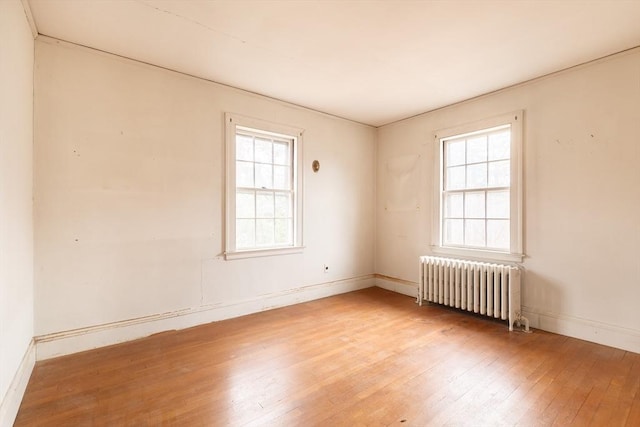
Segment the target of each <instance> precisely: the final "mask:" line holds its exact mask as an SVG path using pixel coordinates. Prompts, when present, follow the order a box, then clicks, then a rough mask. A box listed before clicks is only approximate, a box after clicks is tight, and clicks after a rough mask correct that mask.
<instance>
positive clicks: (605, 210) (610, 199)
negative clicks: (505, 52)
mask: <svg viewBox="0 0 640 427" xmlns="http://www.w3.org/2000/svg"><path fill="white" fill-rule="evenodd" d="M518 109H524V111H525V123H524V127H525V135H524V163H525V170H524V180H525V194H524V206H525V210H524V224H525V227H524V235H525V236H524V239H525V241H524V247H525V253H526V258H525V260H524V263H523V265H524V267H525V269H526V276H525V282H524V301H523V303H524V306H525V310H526V313H525V314H527V315H528V316H529V317H530V318H531V320H532V324H533V325H534V326H538V327H541V328H543V329H547V330H551V331H555V332H559V333H563V334H567V335H573V336H577V337H580V338H584V339H588V340H592V341H596V342H601V343H605V344H610V345H614V346H618V347H622V348H627V349H631V350H634V351H636V352H640V310H639V309H638V301H640V49H635V50H634V51H631V52H627V53H625V54H620V55H617V56H615V57H612V58H609V59H605V60H601V61H598V62H596V63H593V64H590V65H586V66H582V67H579V68H576V69H573V70H569V71H565V72H562V73H559V74H556V75H553V76H549V77H546V78H542V79H539V80H536V81H534V82H530V83H527V84H523V85H520V86H517V87H515V88H511V89H507V90H503V91H501V92H498V93H495V94H491V95H487V96H484V97H481V98H479V99H476V100H471V101H467V102H465V103H462V104H458V105H454V106H451V107H447V108H444V109H441V110H438V111H434V112H431V113H426V114H424V115H421V116H419V117H416V118H413V119H408V120H405V121H401V122H398V123H395V124H391V125H388V126H384V127H382V128H380V129H379V134H378V167H377V182H378V187H379V189H380V191H379V193H378V203H377V247H378V250H377V253H376V272H377V273H379V274H383V275H387V276H391V277H394V278H398V279H403V280H406V281H410V282H417V280H418V269H417V257H418V256H419V255H427V254H430V253H431V251H430V243H431V228H430V225H431V217H432V212H431V209H432V194H433V190H432V188H433V181H434V172H433V171H434V170H433V165H434V163H433V160H434V159H433V155H434V149H433V145H432V144H433V142H432V141H433V133H434V131H436V130H437V129H442V128H448V127H452V126H456V125H460V124H464V123H468V122H473V121H476V120H480V119H483V118H487V117H491V116H495V115H499V114H502V113H507V112H510V111H514V110H518ZM408 155H413V156H420V158H419V163H418V168H417V169H418V170H417V172H416V177H417V179H418V181H417V182H418V184H417V185H416V188H415V189H414V191H415V195H416V197H417V199H418V206H419V209H413V210H405V211H400V212H391V211H389V210H388V209H385V201H387V200H390V199H393V196H394V194H392V193H390V191H392V190H391V189H390V188H391V187H390V186H389V185H388V183H386V182H385V176H386V172H385V168H386V167H387V164H388V163H389V161H390V160H391V161H393V159H394V158H398V157H400V156H408Z"/></svg>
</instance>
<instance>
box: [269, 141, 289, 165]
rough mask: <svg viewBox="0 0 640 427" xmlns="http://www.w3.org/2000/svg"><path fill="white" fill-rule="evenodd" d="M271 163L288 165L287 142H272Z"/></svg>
mask: <svg viewBox="0 0 640 427" xmlns="http://www.w3.org/2000/svg"><path fill="white" fill-rule="evenodd" d="M273 163H275V164H278V165H288V164H290V163H291V159H290V157H289V144H287V143H286V142H274V143H273Z"/></svg>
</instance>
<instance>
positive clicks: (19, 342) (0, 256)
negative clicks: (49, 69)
mask: <svg viewBox="0 0 640 427" xmlns="http://www.w3.org/2000/svg"><path fill="white" fill-rule="evenodd" d="M32 117H33V36H32V34H31V29H30V27H29V24H28V22H27V19H26V16H25V12H24V9H23V8H22V4H21V3H20V1H18V0H11V1H0V425H4V423H5V422H6V423H8V424H11V423H12V422H13V417H14V416H15V413H16V411H17V409H18V408H17V406H16V404H19V399H20V398H21V396H22V391H24V389H21V387H23V386H24V385H26V384H25V383H24V381H23V379H21V377H22V376H24V375H26V378H28V375H29V373H30V372H31V367H32V366H33V362H31V366H27V365H29V362H28V361H26V359H28V352H29V348H30V347H29V345H30V343H31V340H32V337H33V222H32V213H33V210H32V205H33V204H32V194H33V193H32V176H33V161H32V146H33V145H32V144H33V121H32ZM23 361H24V362H23ZM21 364H22V365H21ZM22 371H24V372H25V373H24V375H23V372H22Z"/></svg>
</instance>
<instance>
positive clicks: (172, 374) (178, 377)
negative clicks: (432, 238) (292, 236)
mask: <svg viewBox="0 0 640 427" xmlns="http://www.w3.org/2000/svg"><path fill="white" fill-rule="evenodd" d="M15 425H16V426H65V425H73V426H156V425H178V426H217V425H232V426H245V425H247V426H356V425H361V426H365V425H366V426H386V425H402V426H426V425H454V426H457V425H473V426H477V425H482V426H495V425H526V426H529V425H531V426H539V425H540V426H543V425H559V426H565V425H579V426H581V425H603V426H604V425H606V426H617V425H620V426H622V425H628V426H639V425H640V355H639V354H636V353H631V352H625V351H623V350H617V349H613V348H609V347H605V346H601V345H597V344H592V343H588V342H585V341H580V340H576V339H572V338H567V337H563V336H559V335H554V334H550V333H545V332H542V331H538V330H536V331H534V333H532V334H524V333H522V332H511V333H509V332H508V330H507V326H506V324H503V323H497V322H493V321H491V320H487V319H484V318H477V317H474V316H469V315H465V314H461V313H458V312H456V311H452V310H449V309H445V308H441V307H438V306H423V307H418V306H417V305H416V304H415V303H414V300H413V299H411V298H409V297H406V296H403V295H399V294H395V293H392V292H389V291H385V290H382V289H379V288H371V289H365V290H362V291H358V292H352V293H349V294H344V295H339V296H334V297H331V298H326V299H322V300H317V301H312V302H308V303H303V304H299V305H295V306H290V307H285V308H281V309H277V310H272V311H268V312H263V313H258V314H253V315H250V316H245V317H241V318H237V319H232V320H227V321H223V322H217V323H211V324H208V325H203V326H198V327H195V328H191V329H187V330H182V331H177V332H166V333H162V334H158V335H154V336H151V337H148V338H144V339H141V340H137V341H133V342H129V343H125V344H120V345H115V346H111V347H106V348H101V349H97V350H92V351H88V352H84V353H78V354H74V355H70V356H65V357H60V358H57V359H51V360H46V361H43V362H38V363H37V364H36V367H35V369H34V372H33V375H32V376H31V379H30V381H29V385H28V387H27V391H26V394H25V396H24V400H23V402H22V406H21V407H20V411H19V413H18V417H17V420H16V423H15Z"/></svg>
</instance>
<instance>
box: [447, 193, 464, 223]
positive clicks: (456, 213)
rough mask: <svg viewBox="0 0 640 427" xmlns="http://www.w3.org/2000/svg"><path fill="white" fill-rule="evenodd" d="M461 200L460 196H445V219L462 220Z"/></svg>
mask: <svg viewBox="0 0 640 427" xmlns="http://www.w3.org/2000/svg"><path fill="white" fill-rule="evenodd" d="M463 200H464V196H463V195H462V194H459V193H458V194H447V195H446V196H445V199H444V216H445V218H462V217H463V215H462V206H463Z"/></svg>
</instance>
